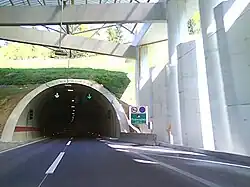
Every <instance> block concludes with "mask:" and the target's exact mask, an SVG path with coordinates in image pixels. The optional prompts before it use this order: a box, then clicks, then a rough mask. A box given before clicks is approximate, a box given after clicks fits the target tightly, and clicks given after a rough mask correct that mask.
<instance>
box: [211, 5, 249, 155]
mask: <svg viewBox="0 0 250 187" xmlns="http://www.w3.org/2000/svg"><path fill="white" fill-rule="evenodd" d="M249 10H250V4H249V2H248V1H245V2H243V1H229V2H223V3H222V4H220V5H219V6H217V7H216V9H215V18H216V24H217V30H219V31H220V32H218V34H217V35H218V36H217V37H218V45H219V52H220V60H221V64H222V75H223V80H224V87H225V98H226V105H227V111H228V116H229V124H230V130H231V136H232V142H233V151H234V152H238V153H242V154H248V155H250V147H249V141H250V136H249V132H250V115H249V114H250V86H249V80H250V61H249V59H250V53H249V50H250V24H249V23H250V11H249Z"/></svg>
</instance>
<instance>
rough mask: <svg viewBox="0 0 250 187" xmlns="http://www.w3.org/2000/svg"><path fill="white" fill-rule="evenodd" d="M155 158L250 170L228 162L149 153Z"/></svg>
mask: <svg viewBox="0 0 250 187" xmlns="http://www.w3.org/2000/svg"><path fill="white" fill-rule="evenodd" d="M147 154H150V155H153V156H158V157H165V158H176V159H181V160H191V161H197V162H205V163H210V164H219V165H225V166H230V167H239V168H244V169H250V166H244V165H239V164H232V163H228V162H219V161H214V160H205V159H204V160H203V159H197V158H185V157H179V156H169V155H157V154H153V153H147Z"/></svg>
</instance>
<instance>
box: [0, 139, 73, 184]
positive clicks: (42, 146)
mask: <svg viewBox="0 0 250 187" xmlns="http://www.w3.org/2000/svg"><path fill="white" fill-rule="evenodd" d="M67 141H68V140H67V139H60V140H46V141H42V142H38V143H35V144H32V145H28V146H25V147H22V148H19V149H15V150H12V151H9V152H5V153H2V154H0V167H1V168H0V186H1V187H37V186H38V185H39V183H40V182H41V181H42V179H43V178H44V176H45V172H46V170H47V169H48V167H49V166H50V165H51V163H52V162H53V160H54V159H55V158H56V157H57V155H58V153H59V152H60V151H62V150H63V149H64V147H65V145H66V143H67Z"/></svg>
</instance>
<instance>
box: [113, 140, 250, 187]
mask: <svg viewBox="0 0 250 187" xmlns="http://www.w3.org/2000/svg"><path fill="white" fill-rule="evenodd" d="M110 146H111V147H116V148H119V149H120V150H121V151H122V150H123V151H129V152H135V153H138V154H142V155H146V156H147V157H150V158H152V159H153V160H157V161H158V162H161V163H163V164H166V165H167V166H169V167H171V166H172V167H175V168H178V169H181V170H182V171H184V172H188V173H190V174H192V175H194V176H198V177H200V178H202V179H205V180H207V181H211V182H213V183H215V184H217V185H219V186H221V187H246V186H250V167H249V166H244V165H240V164H237V163H229V162H228V161H223V160H221V159H216V158H214V157H209V156H206V155H201V154H198V155H195V153H192V152H178V151H175V150H170V149H166V148H163V147H150V146H133V145H132V146H131V145H130V146H129V145H126V144H122V143H117V144H116V145H110Z"/></svg>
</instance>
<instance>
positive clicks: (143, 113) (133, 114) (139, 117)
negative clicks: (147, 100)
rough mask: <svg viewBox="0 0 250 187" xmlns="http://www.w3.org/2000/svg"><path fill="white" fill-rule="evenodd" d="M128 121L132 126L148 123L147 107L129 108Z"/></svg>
mask: <svg viewBox="0 0 250 187" xmlns="http://www.w3.org/2000/svg"><path fill="white" fill-rule="evenodd" d="M129 120H130V122H131V124H133V125H140V124H147V123H148V107H147V106H138V107H135V106H130V107H129Z"/></svg>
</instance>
